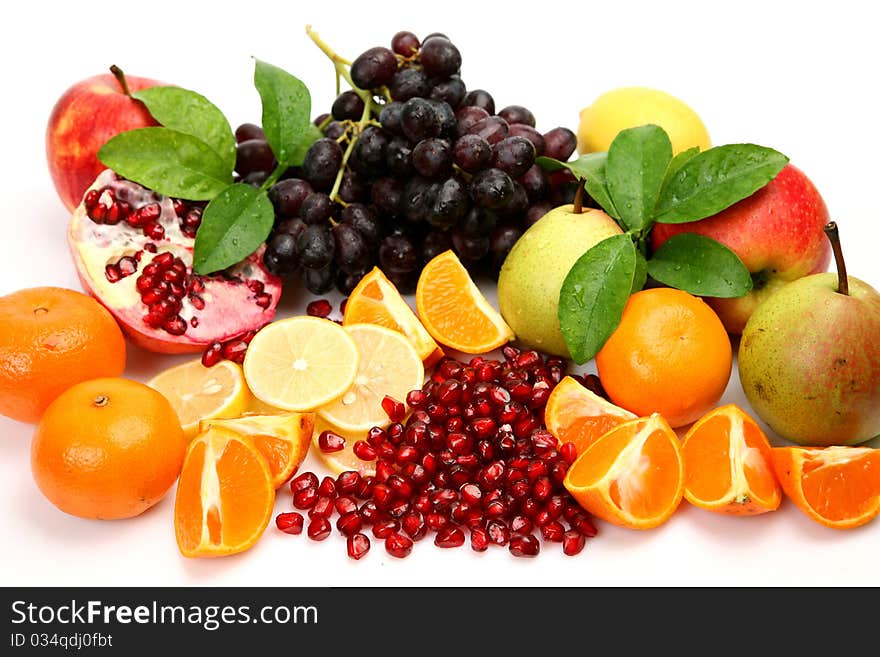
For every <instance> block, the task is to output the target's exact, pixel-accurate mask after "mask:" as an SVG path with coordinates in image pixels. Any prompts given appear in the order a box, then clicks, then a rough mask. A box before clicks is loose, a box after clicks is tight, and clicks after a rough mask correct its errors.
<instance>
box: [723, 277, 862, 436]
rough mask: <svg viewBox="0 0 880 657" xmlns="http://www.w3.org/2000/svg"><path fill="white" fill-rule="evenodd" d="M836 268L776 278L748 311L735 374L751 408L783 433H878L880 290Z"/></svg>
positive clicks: (800, 434) (825, 434) (854, 434)
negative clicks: (845, 278) (844, 286)
mask: <svg viewBox="0 0 880 657" xmlns="http://www.w3.org/2000/svg"><path fill="white" fill-rule="evenodd" d="M837 285H838V279H837V274H832V273H823V274H814V275H812V276H806V277H804V278H801V279H799V280H797V281H794V282H792V283H788V284H787V285H785V286H783V287H782V288H781V289H779V290H778V291H777V292H775V293H774V294H773V295H772V296H770V297H769V298H768V299H767V300H766V301H765V302H763V303H762V304H761V305H760V306H758V309H757V310H756V311H755V313H754V314H753V315H752V316H751V318H750V319H749V321H748V323H747V324H746V328H745V330H744V331H743V334H742V339H741V341H740V346H739V355H738V364H739V377H740V382H741V383H742V387H743V390H744V391H745V393H746V397H747V398H748V400H749V403H750V404H751V406H752V408H754V410H755V412H756V413H758V415H759V416H760V417H761V419H762V420H764V421H765V422H766V423H767V424H768V425H770V427H771V428H772V429H773V430H774V431H775V432H776V433H778V434H779V435H780V436H782V437H783V438H786V439H787V440H791V441H793V442H796V443H799V444H802V445H810V446H826V445H855V444H858V443H862V442H865V441H867V440H870V439H871V438H874V437H875V436H877V435H880V293H878V292H877V290H875V289H874V288H872V287H871V286H869V285H868V284H867V283H865V282H863V281H861V280H859V279H857V278H854V277H852V276H850V277H849V292H850V294H849V296H845V295H841V294H839V293H838V292H837Z"/></svg>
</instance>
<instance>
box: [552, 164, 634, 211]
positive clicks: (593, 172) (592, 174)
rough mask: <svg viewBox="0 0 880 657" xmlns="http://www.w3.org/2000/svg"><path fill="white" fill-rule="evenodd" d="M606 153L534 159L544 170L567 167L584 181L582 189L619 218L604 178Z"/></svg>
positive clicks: (557, 169)
mask: <svg viewBox="0 0 880 657" xmlns="http://www.w3.org/2000/svg"><path fill="white" fill-rule="evenodd" d="M607 159H608V154H607V153H587V154H586V155H581V156H580V157H579V158H578V159H576V160H574V161H573V162H560V161H559V160H556V159H553V158H552V157H543V156H542V157H539V158H537V159H536V160H535V162H537V163H538V165H539V166H540V167H541V168H542V169H544V170H545V171H550V172H551V173H552V172H553V171H559V170H560V169H568V170H569V171H571V172H572V173H573V174H574V175H575V177H576V178H578V179H579V180H583V181H584V189H585V190H586V191H587V194H589V195H590V196H591V197H592V199H593V200H594V201H596V203H598V204H599V205H600V206H602V209H603V210H605V212H606V213H608V215H609V216H611V217H614V218H615V219H619V218H620V216H619V215H618V213H617V208H615V207H614V203H613V202H612V200H611V196H610V195H609V194H608V183H607V181H606V179H605V162H606V160H607Z"/></svg>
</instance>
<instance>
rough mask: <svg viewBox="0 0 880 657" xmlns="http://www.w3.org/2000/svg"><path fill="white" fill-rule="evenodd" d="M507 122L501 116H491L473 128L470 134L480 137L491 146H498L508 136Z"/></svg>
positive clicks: (469, 131)
mask: <svg viewBox="0 0 880 657" xmlns="http://www.w3.org/2000/svg"><path fill="white" fill-rule="evenodd" d="M507 130H508V126H507V121H505V120H504V119H502V118H501V117H500V116H490V117H488V118H485V119H483V120H482V121H478V122H477V123H475V124H474V125H472V126H471V128H470V130H468V134H471V135H479V136H480V137H482V138H483V139H485V140H486V141H488V142H489V143H490V144H496V143H498V142H499V141H501V140H502V139H504V138H505V137H506V136H507Z"/></svg>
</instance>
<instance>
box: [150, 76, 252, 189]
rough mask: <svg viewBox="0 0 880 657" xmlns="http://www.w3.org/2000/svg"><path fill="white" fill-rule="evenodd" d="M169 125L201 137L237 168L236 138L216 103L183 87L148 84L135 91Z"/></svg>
mask: <svg viewBox="0 0 880 657" xmlns="http://www.w3.org/2000/svg"><path fill="white" fill-rule="evenodd" d="M132 96H133V97H134V98H137V99H138V100H140V101H141V102H143V103H144V105H146V106H147V109H148V110H150V114H152V115H153V118H155V119H156V120H157V121H158V122H159V123H161V124H162V125H163V126H165V127H166V128H171V129H172V130H177V131H178V132H182V133H184V134H187V135H192V136H193V137H195V138H196V139H200V140H201V141H203V142H204V143H205V144H207V145H208V146H210V147H211V150H213V151H214V152H215V153H216V154H217V155H218V156H219V157H220V159H221V160H223V162H224V163H225V164H226V166H227V168H228V169H229V172H230V173H231V172H232V170H233V169H234V168H235V137H234V136H233V134H232V128H230V127H229V121H227V120H226V117H225V116H223V112H221V111H220V110H219V109H218V108H217V106H216V105H214V104H213V103H212V102H211V101H209V100H208V99H207V98H205V97H204V96H202V95H201V94H198V93H196V92H195V91H190V90H189V89H181V88H180V87H148V88H147V89H141V90H139V91H135V92H134V93H132Z"/></svg>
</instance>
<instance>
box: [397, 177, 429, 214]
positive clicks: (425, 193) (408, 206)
mask: <svg viewBox="0 0 880 657" xmlns="http://www.w3.org/2000/svg"><path fill="white" fill-rule="evenodd" d="M436 191H437V189H436V187H435V186H434V185H433V184H432V183H431V181H430V180H427V179H425V178H421V177H416V178H412V179H411V180H409V182H407V184H406V187H405V188H404V190H403V196H402V198H401V200H400V210H401V212H402V214H403V216H404V218H405V219H406V220H407V221H409V222H410V223H414V224H416V223H421V222H423V221H426V220H427V218H428V213H429V212H430V210H431V205H432V204H433V203H434V197H435V195H436Z"/></svg>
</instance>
